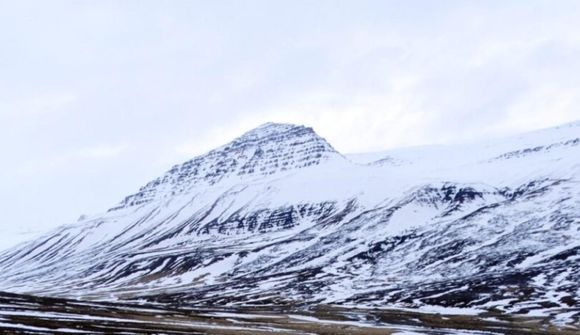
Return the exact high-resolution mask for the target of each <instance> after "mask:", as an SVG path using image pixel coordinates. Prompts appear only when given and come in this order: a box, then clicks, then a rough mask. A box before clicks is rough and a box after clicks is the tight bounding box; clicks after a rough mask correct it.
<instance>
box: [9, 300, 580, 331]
mask: <svg viewBox="0 0 580 335" xmlns="http://www.w3.org/2000/svg"><path fill="white" fill-rule="evenodd" d="M0 332H1V333H2V334H215V335H218V334H248V335H259V334H272V333H274V334H329V335H330V334H334V335H340V334H361V335H362V334H364V335H374V334H385V335H387V334H397V333H398V334H466V333H468V334H510V335H530V334H564V335H566V334H569V335H572V334H579V332H580V328H578V327H563V328H557V327H555V326H553V325H550V324H549V323H548V322H547V320H543V319H541V318H523V317H509V316H505V315H500V314H497V315H492V314H489V315H480V316H477V317H476V316H457V315H455V316H451V315H447V316H445V315H439V314H424V313H415V312H409V311H398V310H361V309H346V308H338V307H331V306H319V307H316V308H313V309H308V310H305V309H297V308H296V309H295V308H288V307H273V306H269V307H244V308H231V309H228V308H219V309H211V308H196V309H183V308H171V307H162V306H156V305H147V304H146V305H135V304H133V305H132V304H126V303H103V302H81V301H75V300H65V299H55V298H41V297H33V296H25V295H16V294H8V293H2V294H0Z"/></svg>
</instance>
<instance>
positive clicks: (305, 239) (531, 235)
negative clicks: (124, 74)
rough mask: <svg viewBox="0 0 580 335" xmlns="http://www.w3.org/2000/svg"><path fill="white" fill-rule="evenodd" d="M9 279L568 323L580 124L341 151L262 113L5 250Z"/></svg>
mask: <svg viewBox="0 0 580 335" xmlns="http://www.w3.org/2000/svg"><path fill="white" fill-rule="evenodd" d="M0 270H1V271H0V287H2V290H5V291H10V292H19V293H32V294H40V295H52V296H63V297H78V298H84V299H99V300H108V299H134V300H138V299H146V300H150V301H158V302H168V303H174V304H178V303H185V304H195V305H200V304H213V305H216V304H224V305H225V304H306V305H308V304H313V303H326V304H341V305H356V306H359V307H360V306H369V307H401V308H421V309H426V310H440V309H443V308H444V309H445V310H446V311H456V312H459V313H468V312H469V313H471V312H474V311H477V310H495V311H499V312H501V311H504V312H508V313H522V314H528V315H545V316H550V317H552V318H553V320H554V321H556V322H563V323H572V322H578V318H579V315H580V302H579V300H580V122H577V123H572V124H567V125H563V126H561V127H557V128H551V129H545V130H540V131H536V132H532V133H526V134H522V135H520V136H516V137H510V138H503V139H498V140H493V141H486V142H485V143H475V144H469V145H467V144H466V145H456V146H429V147H416V148H406V149H400V150H393V151H389V152H384V153H379V154H372V155H369V154H367V155H346V156H345V155H342V154H340V153H338V152H337V151H336V150H334V149H333V148H332V146H331V145H330V144H329V143H327V142H326V141H325V140H324V139H323V138H321V137H320V136H318V135H317V134H316V133H315V132H314V131H313V130H312V129H311V128H307V127H303V126H296V125H288V124H273V123H269V124H265V125H263V126H261V127H258V128H256V129H254V130H252V131H250V132H248V133H246V134H244V135H242V136H241V137H239V138H237V139H235V140H234V141H232V142H231V143H228V144H226V145H224V146H222V147H220V148H217V149H215V150H212V151H210V152H209V153H207V154H205V155H202V156H199V157H196V158H194V159H192V160H190V161H187V162H185V163H183V164H181V165H176V166H174V167H173V168H171V169H170V170H169V171H168V172H167V173H166V174H164V175H163V176H161V177H159V178H157V179H155V180H153V181H151V182H149V183H148V184H146V185H145V186H144V187H142V188H141V189H140V190H139V191H138V192H137V193H135V194H133V195H130V196H128V197H127V198H125V199H124V200H123V201H121V202H120V203H119V204H118V205H115V206H113V207H112V208H111V209H110V210H108V211H107V212H105V213H102V214H98V215H94V216H91V217H86V218H84V219H83V220H81V221H79V222H77V223H74V224H71V225H67V226H63V227H61V228H59V229H57V230H56V231H54V232H52V233H50V234H48V235H46V236H44V237H42V238H39V239H37V240H34V241H31V242H28V243H25V244H21V245H19V246H17V247H15V248H13V249H10V250H8V251H5V252H3V253H2V254H0Z"/></svg>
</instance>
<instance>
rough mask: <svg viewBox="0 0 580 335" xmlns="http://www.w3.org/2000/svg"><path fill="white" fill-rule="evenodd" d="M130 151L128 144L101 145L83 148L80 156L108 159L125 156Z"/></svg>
mask: <svg viewBox="0 0 580 335" xmlns="http://www.w3.org/2000/svg"><path fill="white" fill-rule="evenodd" d="M127 149H128V145H126V144H100V145H96V146H92V147H87V148H83V149H81V150H80V151H79V156H80V157H83V158H93V159H107V158H113V157H116V156H118V155H121V154H123V153H124V152H126V151H127Z"/></svg>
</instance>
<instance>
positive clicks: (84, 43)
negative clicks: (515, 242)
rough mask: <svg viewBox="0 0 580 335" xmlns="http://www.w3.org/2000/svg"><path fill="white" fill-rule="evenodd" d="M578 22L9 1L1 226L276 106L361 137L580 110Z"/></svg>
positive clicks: (573, 14) (444, 135) (221, 4)
mask: <svg viewBox="0 0 580 335" xmlns="http://www.w3.org/2000/svg"><path fill="white" fill-rule="evenodd" d="M579 32H580V1H554V0H550V1H532V0H522V1H509V2H507V1H427V0H424V1H409V0H402V1H385V0H382V1H360V0H356V1H355V0H352V1H321V0H317V1H297V0H292V1H290V0H288V1H270V0H268V1H185V0H184V1H161V0H157V1H144V0H139V1H137V0H134V1H127V0H124V1H105V0H94V1H80V0H76V1H72V0H71V1H55V0H52V1H44V0H42V1H41V0H39V1H23V0H18V1H13V0H0V154H1V156H0V157H1V159H2V164H1V165H0V185H2V187H1V188H0V211H1V212H2V221H0V234H2V235H1V236H0V242H1V240H2V239H4V240H5V241H7V242H5V243H12V242H15V241H17V240H19V239H21V235H19V233H20V232H23V231H42V230H46V229H48V228H49V227H53V226H55V225H59V224H63V223H68V222H71V221H74V220H76V218H77V217H78V216H79V215H80V214H82V213H94V212H99V211H102V210H105V209H107V208H108V207H111V206H112V205H114V204H115V203H117V202H118V201H119V200H121V199H122V198H123V197H124V196H125V195H127V194H129V193H132V192H133V191H135V190H136V189H138V187H139V186H141V185H142V184H145V183H146V182H147V181H149V180H150V179H152V178H154V177H156V176H158V175H160V174H161V173H163V172H164V171H165V170H167V169H168V168H169V167H170V166H171V165H173V164H175V163H179V162H181V161H184V160H186V159H189V158H191V157H192V156H193V155H196V154H200V153H203V152H205V151H207V150H209V149H211V148H213V147H215V146H217V145H221V144H223V143H225V142H228V141H229V140H231V139H232V138H233V137H235V136H237V135H239V134H241V133H242V132H244V131H246V130H249V129H251V128H253V127H255V126H257V125H259V124H261V123H264V122H267V121H277V122H292V123H299V124H306V125H309V126H312V127H314V128H315V130H317V131H318V133H319V134H321V135H322V136H324V137H325V138H327V139H328V140H329V141H330V142H331V143H332V144H333V145H334V146H335V148H337V149H338V150H339V151H341V152H360V151H375V150H385V149H388V148H393V147H398V146H408V145H418V144H430V143H450V142H459V141H465V140H471V139H477V138H485V137H490V136H498V135H503V134H509V133H514V132H519V131H524V130H528V129H534V128H541V127H545V126H551V125H556V124H560V123H563V122H567V121H571V120H576V119H580V109H579V107H578V106H580V33H579ZM17 233H18V234H17ZM14 234H16V235H14ZM0 247H1V245H0Z"/></svg>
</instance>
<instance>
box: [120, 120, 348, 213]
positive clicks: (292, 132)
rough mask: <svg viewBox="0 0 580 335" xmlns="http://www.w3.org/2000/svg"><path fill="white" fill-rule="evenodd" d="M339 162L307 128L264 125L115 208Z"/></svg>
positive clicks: (179, 167) (169, 174) (178, 168)
mask: <svg viewBox="0 0 580 335" xmlns="http://www.w3.org/2000/svg"><path fill="white" fill-rule="evenodd" d="M332 158H335V159H342V158H343V157H342V156H341V155H340V154H339V153H338V152H336V150H334V148H332V146H331V145H330V144H329V143H328V142H327V141H326V140H325V139H324V138H322V137H320V136H318V134H316V132H314V130H313V129H312V128H310V127H305V126H302V125H294V124H284V123H272V122H269V123H265V124H263V125H261V126H259V127H257V128H254V129H252V130H250V131H248V132H246V133H244V134H243V135H242V136H240V137H238V138H236V139H234V140H233V141H231V142H230V143H228V144H226V145H223V146H221V147H219V148H216V149H214V150H212V151H210V152H208V153H207V154H205V155H201V156H198V157H195V158H193V159H191V160H189V161H187V162H185V163H183V164H181V165H175V166H174V167H173V168H171V169H170V170H169V171H168V172H167V173H165V175H163V176H161V177H159V178H157V179H155V180H153V181H151V182H149V183H148V184H147V185H145V186H143V187H142V188H141V189H140V190H139V192H137V193H135V194H133V195H131V196H129V197H127V198H125V200H123V201H122V202H121V204H119V206H117V207H115V208H113V209H119V208H123V207H128V206H134V205H139V204H142V203H146V202H149V201H152V200H154V199H158V198H165V197H168V196H173V195H175V194H180V193H186V192H188V191H190V190H192V189H193V188H194V187H198V186H199V187H208V186H211V185H214V184H216V183H219V182H221V181H223V180H228V179H232V178H235V180H236V181H241V180H242V179H247V178H260V177H266V176H269V175H274V174H277V173H283V172H285V171H291V170H298V169H303V168H308V167H310V166H314V165H319V164H321V163H323V162H325V161H328V160H330V159H332Z"/></svg>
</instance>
